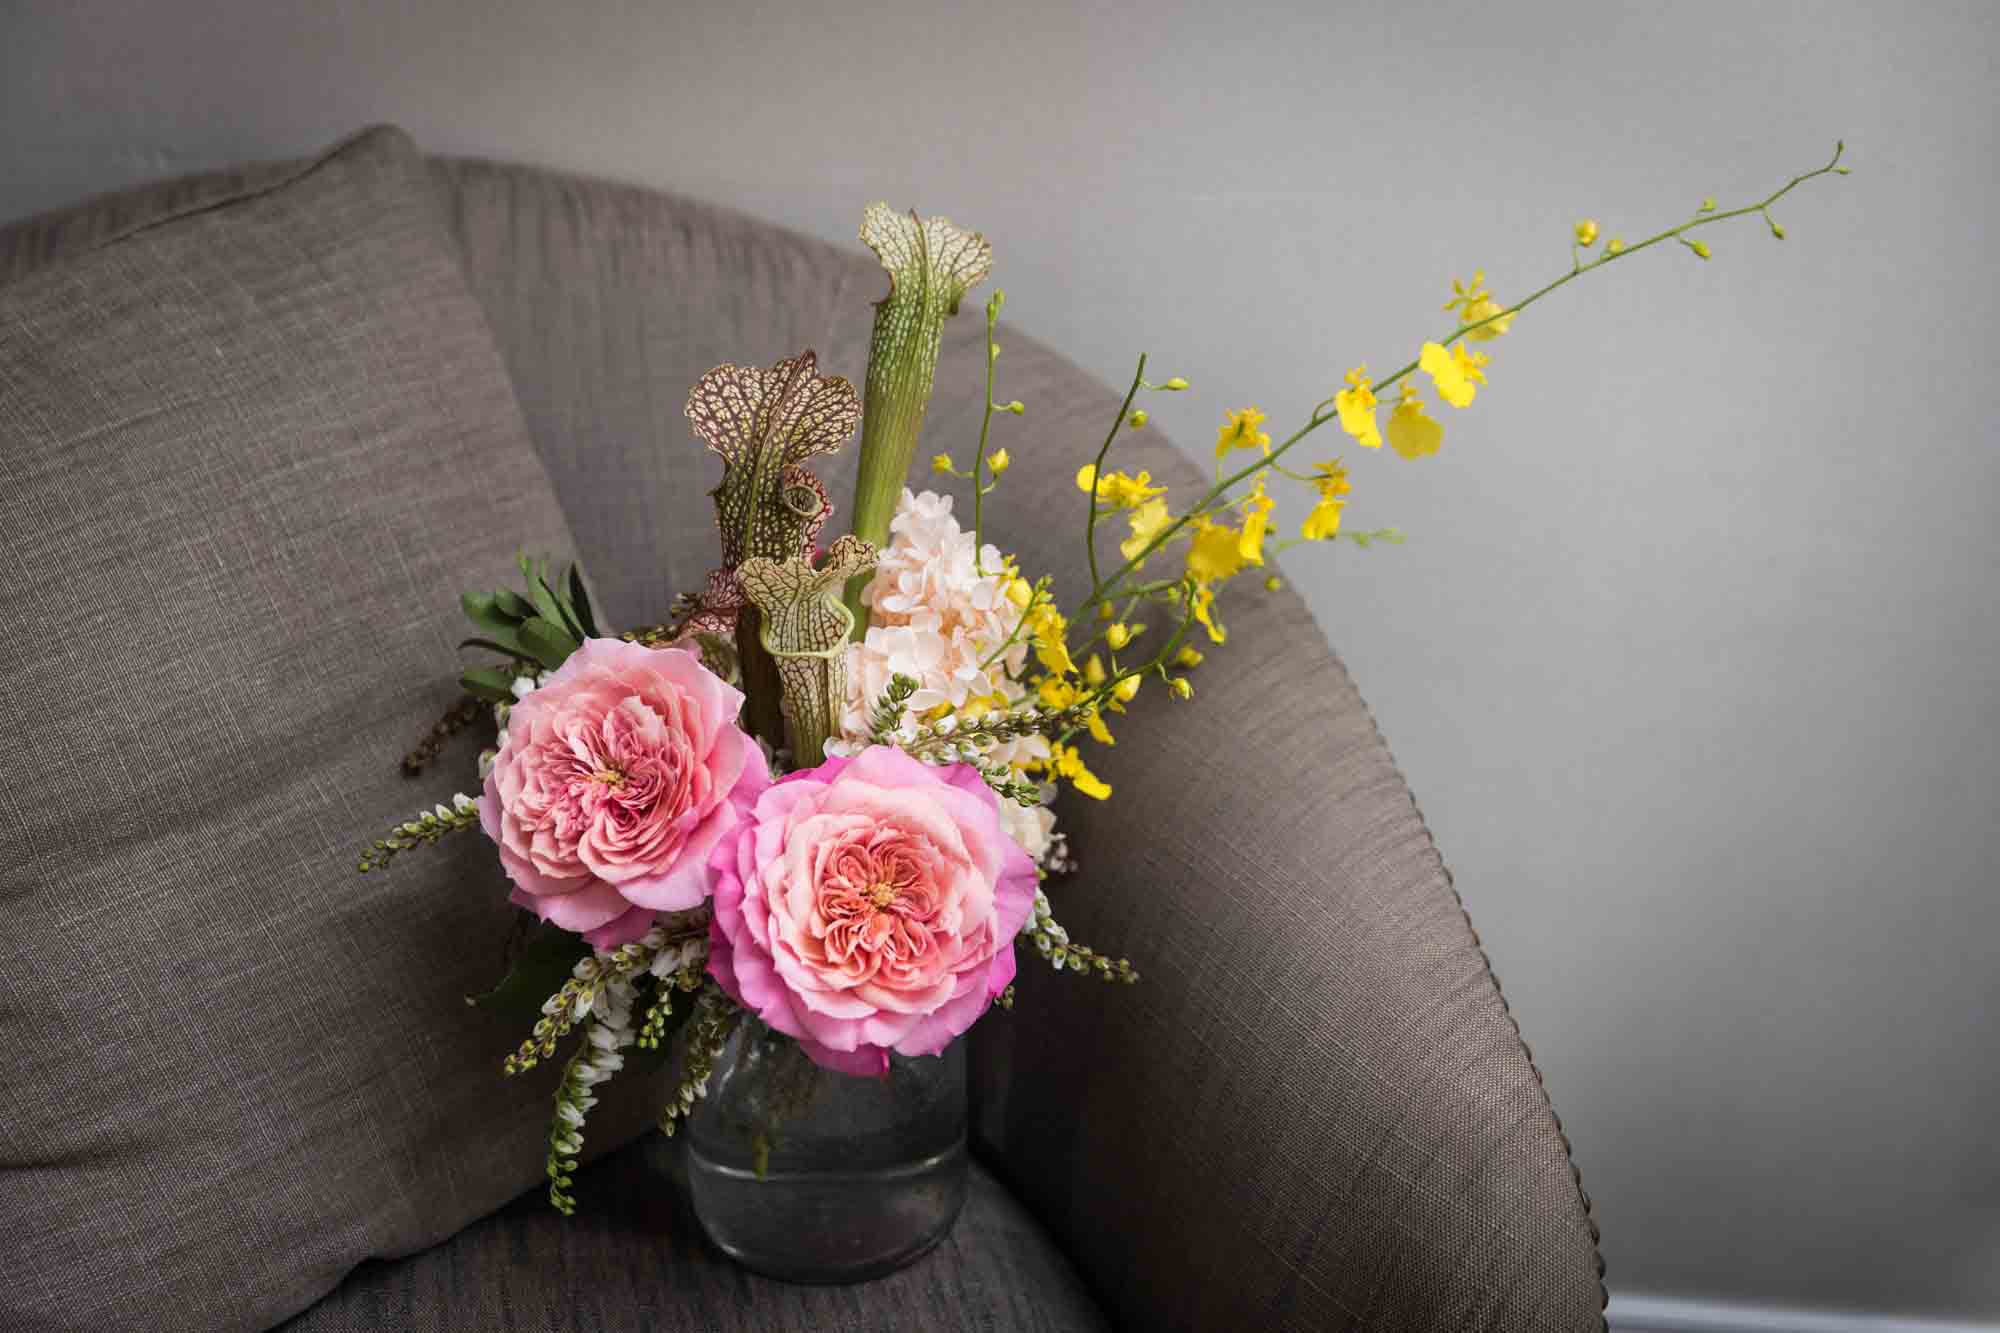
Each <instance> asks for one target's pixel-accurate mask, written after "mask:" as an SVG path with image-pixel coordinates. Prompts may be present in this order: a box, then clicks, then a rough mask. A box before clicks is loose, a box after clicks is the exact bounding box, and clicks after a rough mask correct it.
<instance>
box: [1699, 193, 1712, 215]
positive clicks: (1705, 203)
mask: <svg viewBox="0 0 2000 1333" xmlns="http://www.w3.org/2000/svg"><path fill="white" fill-rule="evenodd" d="M1701 211H1702V212H1704V213H1713V212H1714V211H1715V196H1714V195H1710V196H1709V197H1708V198H1706V199H1704V200H1702V201H1701Z"/></svg>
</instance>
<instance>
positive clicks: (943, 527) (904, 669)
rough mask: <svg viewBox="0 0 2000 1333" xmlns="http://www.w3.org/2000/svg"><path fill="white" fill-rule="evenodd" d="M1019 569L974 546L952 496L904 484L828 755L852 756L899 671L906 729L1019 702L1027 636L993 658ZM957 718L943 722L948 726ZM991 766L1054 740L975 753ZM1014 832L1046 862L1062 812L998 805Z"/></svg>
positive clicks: (1010, 622) (1032, 739) (1011, 613)
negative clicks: (946, 708) (983, 706)
mask: <svg viewBox="0 0 2000 1333" xmlns="http://www.w3.org/2000/svg"><path fill="white" fill-rule="evenodd" d="M1012 577H1013V576H1012V575H1010V574H1008V573H1007V572H1006V569H1005V566H1004V561H1003V558H1002V556H1001V554H1000V551H999V549H998V548H997V547H994V546H992V545H987V546H985V547H984V548H981V547H978V546H976V545H975V544H974V541H973V537H972V534H971V533H969V532H967V531H965V530H964V529H963V528H961V527H959V525H958V520H957V519H956V518H954V517H953V516H952V512H951V497H950V496H948V495H939V494H937V493H936V492H935V491H924V492H923V493H921V494H918V493H916V492H913V491H909V490H905V491H904V492H903V497H902V499H901V500H900V501H898V502H897V505H896V516H895V518H893V519H892V520H890V523H889V544H888V546H887V547H886V548H885V549H884V550H883V551H882V553H881V557H880V559H879V560H878V561H877V562H876V565H875V577H874V578H872V579H871V580H869V583H868V587H867V590H866V591H864V592H863V593H862V594H861V600H862V601H863V602H864V603H865V604H866V605H867V606H868V608H869V618H868V633H867V636H866V637H865V638H863V639H862V641H861V642H860V643H857V644H854V645H853V646H851V647H850V648H849V649H848V650H847V711H846V713H845V715H844V716H843V717H842V719H841V729H842V731H843V733H844V737H843V739H842V741H840V742H836V743H835V744H832V745H829V746H828V747H827V748H828V751H829V753H853V752H854V751H855V750H857V749H859V748H860V747H861V746H862V745H865V744H867V742H868V715H869V712H870V711H871V710H872V709H873V708H874V706H875V703H876V701H877V700H879V699H881V697H882V694H883V692H884V691H885V690H887V689H888V688H889V680H890V678H891V677H893V676H899V675H900V676H908V677H909V678H910V679H911V680H914V681H916V682H917V692H916V693H915V694H913V695H911V696H910V701H909V704H908V706H907V709H906V711H905V713H904V715H903V728H904V731H905V733H906V735H914V729H915V727H916V725H917V723H918V722H919V721H920V720H921V719H922V717H923V715H924V714H926V713H929V712H931V711H932V710H934V709H936V708H938V707H939V706H940V705H944V704H948V705H950V706H951V707H953V708H962V707H964V706H965V704H966V703H967V702H969V701H971V700H974V699H988V700H990V699H994V698H998V699H1001V700H1004V701H1005V702H1006V703H1007V704H1009V705H1011V704H1015V703H1018V702H1020V701H1021V700H1022V699H1024V698H1026V697H1027V693H1028V692H1027V689H1026V688H1025V687H1024V686H1022V685H1021V684H1020V683H1019V682H1018V681H1017V680H1016V679H1015V678H1016V677H1018V676H1019V675H1020V674H1021V671H1022V669H1023V668H1024V667H1025V666H1026V665H1027V661H1028V644H1027V641H1026V638H1025V636H1024V637H1022V638H1020V639H1017V640H1016V641H1015V642H1014V643H1012V644H1011V645H1009V646H1008V648H1007V651H1006V652H1005V653H1002V654H1000V655H999V656H998V657H997V658H996V657H995V656H994V654H995V653H996V651H998V649H999V648H1000V645H1001V644H1003V643H1006V642H1007V640H1008V638H1009V637H1010V636H1012V634H1013V631H1014V628H1015V626H1016V625H1017V624H1019V623H1020V619H1021V608H1019V607H1018V606H1016V605H1014V603H1013V602H1011V601H1009V600H1008V598H1007V585H1008V584H1009V583H1010V582H1011V581H1012ZM950 723H951V719H950V718H949V717H946V718H943V719H940V721H939V724H938V725H939V727H940V729H941V730H942V729H943V728H945V727H947V726H949V725H950ZM974 753H975V756H976V757H977V758H978V760H979V761H980V762H982V763H985V764H988V765H994V764H998V765H1011V764H1017V763H1020V762H1021V761H1023V760H1026V759H1038V758H1041V757H1043V756H1045V755H1047V754H1048V741H1047V740H1045V739H1043V738H1042V737H1040V736H1024V737H1022V738H1020V739H1018V740H1010V741H1004V742H1002V743H1000V744H998V745H994V746H990V747H987V748H985V749H983V750H979V751H975V752H974ZM1000 815H1001V823H1002V824H1003V825H1004V826H1005V827H1006V830H1007V833H1008V836H1010V837H1012V838H1013V839H1014V841H1016V842H1018V843H1020V844H1021V846H1022V847H1024V848H1025V849H1026V850H1027V852H1028V854H1029V855H1030V856H1032V857H1034V858H1035V859H1036V860H1037V861H1040V860H1041V859H1042V857H1043V855H1044V854H1045V853H1046V852H1047V851H1048V848H1049V838H1050V834H1051V832H1052V830H1053V829H1054V827H1055V820H1056V817H1055V814H1054V812H1053V811H1051V810H1049V809H1047V808H1046V807H1043V806H1023V805H1020V804H1017V803H1016V802H1014V801H1004V800H1003V801H1002V802H1001V803H1000Z"/></svg>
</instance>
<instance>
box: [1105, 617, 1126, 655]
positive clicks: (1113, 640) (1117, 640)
mask: <svg viewBox="0 0 2000 1333" xmlns="http://www.w3.org/2000/svg"><path fill="white" fill-rule="evenodd" d="M1104 641H1105V642H1106V643H1108V644H1110V645H1111V651H1112V652H1114V653H1115V652H1117V651H1118V650H1119V649H1121V648H1123V647H1124V646H1125V645H1126V644H1128V643H1130V642H1132V628H1131V626H1129V625H1127V624H1126V623H1125V622H1124V621H1122V620H1121V621H1119V622H1118V623H1117V624H1115V625H1112V626H1110V627H1109V628H1108V629H1106V630H1105V631H1104Z"/></svg>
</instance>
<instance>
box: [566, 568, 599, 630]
mask: <svg viewBox="0 0 2000 1333" xmlns="http://www.w3.org/2000/svg"><path fill="white" fill-rule="evenodd" d="M569 601H570V605H571V606H573V607H575V608H576V615H577V619H578V620H580V621H582V622H583V633H584V637H585V638H591V639H594V638H596V637H597V613H596V612H595V611H593V610H591V608H590V593H589V592H588V591H587V590H586V589H585V588H584V586H583V565H582V563H581V562H579V563H577V564H573V565H571V566H570V567H569Z"/></svg>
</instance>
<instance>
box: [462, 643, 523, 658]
mask: <svg viewBox="0 0 2000 1333" xmlns="http://www.w3.org/2000/svg"><path fill="white" fill-rule="evenodd" d="M458 646H459V647H461V648H484V649H486V650H487V651H489V652H495V653H499V654H500V655H501V656H503V657H519V656H520V654H519V653H517V652H515V651H514V650H513V649H512V648H509V647H508V646H507V645H506V644H504V643H495V642H493V640H491V639H460V640H459V641H458Z"/></svg>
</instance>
